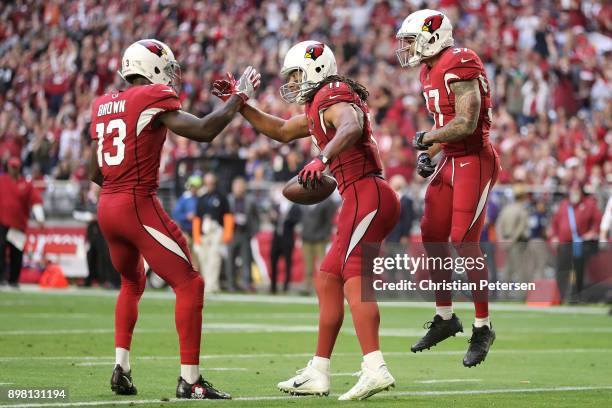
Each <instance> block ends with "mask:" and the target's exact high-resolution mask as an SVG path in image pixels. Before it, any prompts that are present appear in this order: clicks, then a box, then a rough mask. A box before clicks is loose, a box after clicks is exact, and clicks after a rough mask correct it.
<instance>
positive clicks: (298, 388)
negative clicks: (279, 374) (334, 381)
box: [278, 360, 329, 395]
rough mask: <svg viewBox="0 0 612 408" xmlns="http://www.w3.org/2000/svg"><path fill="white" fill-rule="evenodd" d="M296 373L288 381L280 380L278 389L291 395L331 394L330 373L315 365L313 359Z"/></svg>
mask: <svg viewBox="0 0 612 408" xmlns="http://www.w3.org/2000/svg"><path fill="white" fill-rule="evenodd" d="M296 374H297V375H296V376H295V377H292V378H290V379H288V380H287V381H283V382H279V383H278V389H279V390H281V391H284V392H288V393H290V394H291V395H329V373H326V372H322V371H319V370H318V369H316V368H315V367H313V364H312V360H310V361H309V362H308V365H307V366H306V367H304V368H302V369H300V370H297V371H296Z"/></svg>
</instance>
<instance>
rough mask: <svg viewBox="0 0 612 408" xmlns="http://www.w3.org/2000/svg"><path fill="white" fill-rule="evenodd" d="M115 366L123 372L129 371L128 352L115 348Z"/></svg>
mask: <svg viewBox="0 0 612 408" xmlns="http://www.w3.org/2000/svg"><path fill="white" fill-rule="evenodd" d="M115 364H119V365H120V366H121V368H123V371H126V372H129V371H130V350H128V349H124V348H121V347H116V348H115Z"/></svg>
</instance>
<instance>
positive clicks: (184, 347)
mask: <svg viewBox="0 0 612 408" xmlns="http://www.w3.org/2000/svg"><path fill="white" fill-rule="evenodd" d="M119 74H120V75H121V76H122V77H123V78H124V79H125V81H126V82H127V83H128V84H129V85H128V87H127V88H126V89H125V90H123V91H111V92H109V93H107V94H105V95H103V96H100V97H99V98H97V99H96V100H95V101H94V103H93V106H92V111H91V128H90V132H91V138H92V146H91V148H92V150H91V151H92V157H91V166H90V175H91V178H92V180H93V181H94V182H96V183H97V184H99V185H101V186H102V190H101V195H100V202H99V206H98V219H99V222H100V227H101V229H102V233H103V234H104V237H105V238H106V240H107V241H108V245H109V249H110V255H111V259H112V262H113V265H114V267H115V268H116V269H117V271H119V273H120V274H121V290H120V292H119V297H118V298H117V305H116V308H115V347H116V349H115V350H116V365H115V368H114V371H113V375H112V378H111V389H112V390H113V391H114V392H115V393H117V394H123V395H133V394H136V387H135V386H134V384H133V382H132V377H131V369H130V362H129V350H130V344H131V342H132V333H133V331H134V325H135V324H136V319H137V318H138V302H139V300H140V297H141V295H142V293H143V291H144V288H145V274H144V268H143V258H144V259H146V261H147V263H148V264H149V265H151V267H152V268H153V270H155V272H156V273H157V274H158V275H159V276H161V277H162V278H163V279H164V280H165V281H166V282H168V284H169V285H170V286H172V289H173V290H174V292H175V294H176V306H175V322H176V329H177V331H178V336H179V345H180V360H181V375H180V377H179V379H178V386H177V389H176V396H177V397H178V398H198V399H200V398H206V399H228V398H230V396H229V395H228V394H226V393H224V392H221V391H219V390H217V389H215V388H214V387H213V386H212V385H211V384H210V383H209V382H208V381H206V380H204V379H203V378H202V376H201V375H200V370H199V358H200V336H201V331H202V306H203V302H204V299H203V290H204V281H203V280H202V277H201V276H200V274H199V273H198V272H197V271H196V270H195V269H194V267H193V265H192V262H191V255H190V253H189V250H188V247H187V245H186V242H185V239H184V238H183V235H182V234H181V232H180V230H179V228H178V227H177V226H176V224H175V223H174V222H173V221H172V220H171V219H170V218H169V217H168V215H167V214H166V212H165V211H164V209H163V208H162V206H161V204H160V202H159V200H158V199H157V196H156V190H157V187H158V174H159V165H160V155H161V151H162V146H163V144H164V141H165V139H166V131H167V129H170V130H172V131H173V132H174V133H176V134H178V135H180V136H183V137H186V138H188V139H191V140H195V141H198V142H210V141H211V140H213V139H214V138H215V136H216V135H218V134H219V132H221V131H222V130H223V128H225V126H226V125H227V124H228V123H229V122H230V121H231V120H232V118H233V117H234V115H235V114H236V112H238V111H239V110H240V108H242V106H243V105H244V104H245V102H246V101H247V100H248V99H249V98H252V97H253V95H254V92H255V89H256V88H257V87H258V86H259V78H260V77H259V74H258V73H257V72H256V71H255V70H254V69H253V68H251V67H248V68H247V69H246V70H245V71H244V74H243V75H242V77H241V78H240V80H239V81H236V80H234V79H233V78H231V81H230V83H229V89H228V94H230V97H229V98H228V99H227V102H226V103H224V104H223V106H221V107H220V108H219V109H217V110H215V111H213V112H211V113H210V114H209V115H207V116H205V117H203V118H197V117H195V116H193V115H191V114H189V113H187V112H185V111H183V110H181V102H180V100H179V98H178V96H177V86H178V85H179V80H180V68H179V65H178V63H177V61H176V60H175V58H174V55H173V53H172V51H171V50H170V48H169V47H168V46H167V45H166V44H164V43H162V42H161V41H157V40H153V39H147V40H141V41H137V42H135V43H134V44H132V45H130V46H129V47H128V48H127V49H126V50H125V52H124V54H123V59H122V63H121V71H120V73H119Z"/></svg>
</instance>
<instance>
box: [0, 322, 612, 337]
mask: <svg viewBox="0 0 612 408" xmlns="http://www.w3.org/2000/svg"><path fill="white" fill-rule="evenodd" d="M202 330H203V332H204V333H207V334H209V333H316V332H317V331H318V327H317V326H316V325H287V324H285V325H280V324H277V325H271V324H262V323H239V322H237V323H224V322H218V323H215V322H210V321H207V322H205V323H204V326H203V328H202ZM579 330H580V332H581V333H593V334H602V333H612V327H583V328H580V329H579ZM135 332H136V333H171V332H172V333H173V332H174V329H173V328H171V326H169V327H168V328H167V329H136V331H135ZM340 332H341V333H343V334H348V335H355V330H354V328H352V327H347V328H344V329H342V330H341V331H340ZM110 333H114V329H113V328H112V327H109V328H97V329H96V328H92V329H42V330H0V336H25V335H28V336H35V335H45V336H48V335H65V334H110ZM424 333H425V331H424V330H423V329H403V328H387V329H384V328H383V329H380V331H379V335H380V336H381V337H420V336H422V335H423V334H424ZM514 333H538V334H542V333H545V334H566V333H576V328H575V327H550V328H538V327H533V328H528V327H518V328H513V329H512V334H514ZM457 336H459V337H462V336H466V334H465V333H459V334H457Z"/></svg>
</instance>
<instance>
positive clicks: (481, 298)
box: [457, 242, 489, 319]
mask: <svg viewBox="0 0 612 408" xmlns="http://www.w3.org/2000/svg"><path fill="white" fill-rule="evenodd" d="M457 252H458V253H459V255H460V256H462V257H465V258H472V259H484V257H483V255H482V251H481V250H480V244H479V243H478V242H468V243H464V244H463V245H461V246H459V247H457ZM466 274H467V276H468V279H469V280H470V283H473V284H475V285H476V287H477V288H478V289H476V290H473V291H472V302H474V314H475V316H476V318H480V319H482V318H484V317H487V316H489V289H488V288H484V289H482V290H481V289H480V281H481V280H487V281H488V279H489V268H488V267H487V263H486V262H484V263H483V266H482V268H478V267H476V265H474V267H472V268H469V269H468V268H466Z"/></svg>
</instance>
